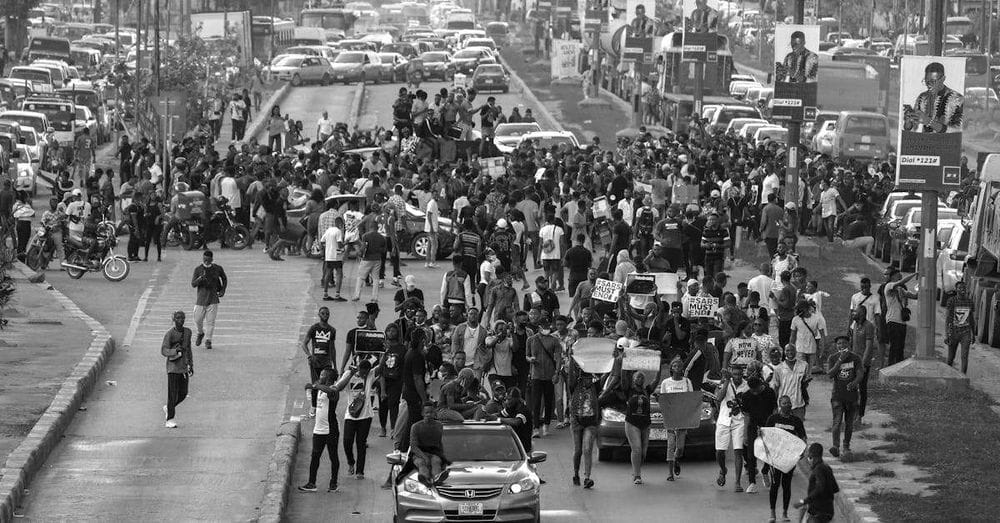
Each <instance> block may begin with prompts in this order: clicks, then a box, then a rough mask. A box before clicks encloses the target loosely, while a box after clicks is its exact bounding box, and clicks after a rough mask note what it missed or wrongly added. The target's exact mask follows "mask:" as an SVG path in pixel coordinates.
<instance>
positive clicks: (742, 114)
mask: <svg viewBox="0 0 1000 523" xmlns="http://www.w3.org/2000/svg"><path fill="white" fill-rule="evenodd" d="M733 118H763V116H762V115H761V114H760V110H759V109H757V108H756V107H750V106H749V105H736V104H733V105H723V106H722V107H720V108H719V109H718V110H716V111H715V112H714V113H713V114H712V119H711V120H709V127H708V130H709V132H710V133H711V134H715V133H722V132H725V131H726V127H729V121H730V120H732V119H733Z"/></svg>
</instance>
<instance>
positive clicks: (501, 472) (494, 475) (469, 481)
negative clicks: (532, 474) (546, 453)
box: [441, 461, 521, 487]
mask: <svg viewBox="0 0 1000 523" xmlns="http://www.w3.org/2000/svg"><path fill="white" fill-rule="evenodd" d="M520 473H521V468H520V462H517V461H475V462H456V463H452V464H451V465H450V466H449V467H448V477H447V479H445V481H444V482H443V483H442V485H441V486H443V487H464V486H470V485H506V484H508V483H510V482H511V480H512V479H513V477H514V476H517V475H519V474H520Z"/></svg>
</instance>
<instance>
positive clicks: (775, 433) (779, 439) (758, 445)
mask: <svg viewBox="0 0 1000 523" xmlns="http://www.w3.org/2000/svg"><path fill="white" fill-rule="evenodd" d="M661 397H662V396H661ZM805 450H806V442H804V441H802V440H801V439H799V438H798V437H797V436H796V435H795V434H792V433H791V432H788V431H787V430H785V429H779V428H777V427H764V428H762V429H760V435H759V436H758V437H757V439H756V440H755V441H754V442H753V453H754V456H756V457H757V459H759V460H761V461H763V462H764V463H767V464H768V465H771V466H772V467H774V468H776V469H778V470H780V471H782V472H784V473H788V472H790V471H791V470H792V469H793V468H795V464H796V463H798V462H799V458H801V457H802V452H804V451H805Z"/></svg>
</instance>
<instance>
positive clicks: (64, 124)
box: [24, 103, 76, 131]
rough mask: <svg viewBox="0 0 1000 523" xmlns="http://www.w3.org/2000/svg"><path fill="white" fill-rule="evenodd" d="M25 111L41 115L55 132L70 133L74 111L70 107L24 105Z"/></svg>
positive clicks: (42, 104)
mask: <svg viewBox="0 0 1000 523" xmlns="http://www.w3.org/2000/svg"><path fill="white" fill-rule="evenodd" d="M24 110H25V111H32V112H36V113H42V114H44V115H45V116H46V117H48V119H49V125H51V126H52V128H53V129H55V130H56V131H72V130H73V119H74V117H75V113H76V111H73V110H72V109H71V106H69V105H64V104H49V103H26V104H24Z"/></svg>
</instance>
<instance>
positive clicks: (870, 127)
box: [844, 116, 886, 136]
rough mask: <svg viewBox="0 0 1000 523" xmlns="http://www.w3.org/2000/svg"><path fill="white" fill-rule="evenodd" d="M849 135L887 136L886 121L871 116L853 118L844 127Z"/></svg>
mask: <svg viewBox="0 0 1000 523" xmlns="http://www.w3.org/2000/svg"><path fill="white" fill-rule="evenodd" d="M844 132H845V133H847V134H873V135H878V136H885V134H886V132H885V120H884V119H882V118H875V117H871V116H851V117H849V118H848V119H847V124H846V125H845V126H844Z"/></svg>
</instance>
